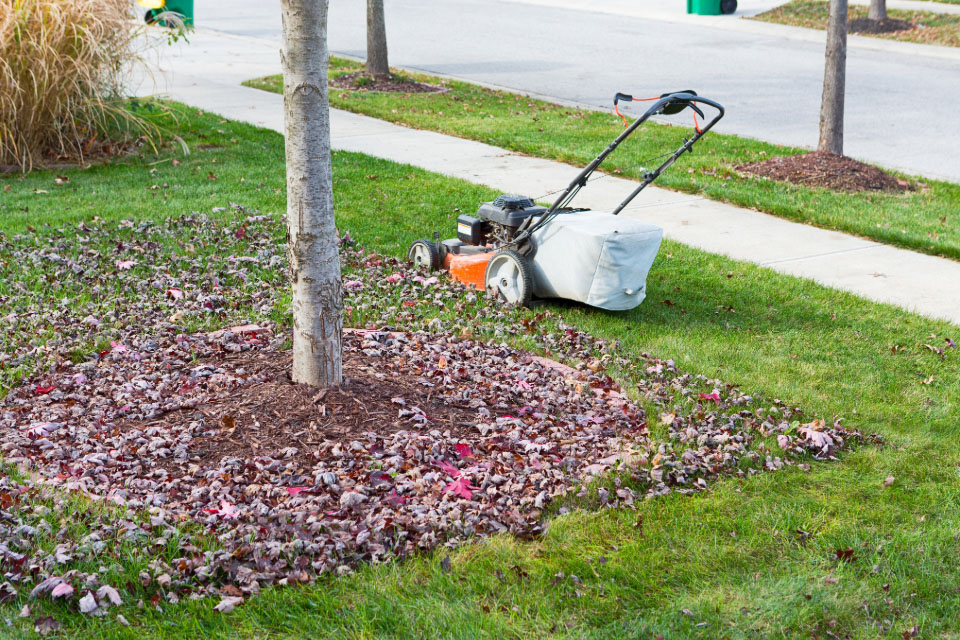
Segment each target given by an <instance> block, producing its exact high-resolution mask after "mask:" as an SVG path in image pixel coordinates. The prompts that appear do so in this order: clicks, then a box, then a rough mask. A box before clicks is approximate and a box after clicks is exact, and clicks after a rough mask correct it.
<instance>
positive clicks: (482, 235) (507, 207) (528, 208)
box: [444, 195, 547, 253]
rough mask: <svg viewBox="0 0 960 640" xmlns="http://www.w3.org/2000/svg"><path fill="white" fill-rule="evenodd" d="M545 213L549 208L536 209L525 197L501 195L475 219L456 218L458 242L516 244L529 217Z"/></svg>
mask: <svg viewBox="0 0 960 640" xmlns="http://www.w3.org/2000/svg"><path fill="white" fill-rule="evenodd" d="M546 212H547V208H546V207H540V206H537V204H536V203H535V202H534V201H533V200H532V199H530V198H528V197H526V196H511V195H502V196H499V197H498V198H497V199H496V200H494V201H493V202H484V203H483V204H481V205H480V209H479V210H478V211H477V215H476V216H469V215H461V216H460V217H459V218H457V240H459V241H460V242H461V243H464V244H467V245H474V246H480V247H482V246H490V247H493V248H499V247H501V246H503V245H505V244H509V243H511V242H513V240H514V238H515V237H516V235H517V229H519V228H520V226H521V225H522V224H523V223H524V222H527V220H528V219H529V218H530V216H539V215H543V214H544V213H546ZM449 243H450V241H447V242H444V244H445V245H447V248H448V249H453V247H451V246H450V244H449ZM454 246H458V245H454ZM459 246H462V245H459ZM454 252H455V253H459V252H458V251H454Z"/></svg>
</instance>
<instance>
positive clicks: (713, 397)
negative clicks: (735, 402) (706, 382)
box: [699, 393, 720, 402]
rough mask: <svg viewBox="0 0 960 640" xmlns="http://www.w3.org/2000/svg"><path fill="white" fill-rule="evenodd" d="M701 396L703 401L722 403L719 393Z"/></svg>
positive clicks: (702, 394)
mask: <svg viewBox="0 0 960 640" xmlns="http://www.w3.org/2000/svg"><path fill="white" fill-rule="evenodd" d="M699 395H700V399H701V400H713V401H714V402H720V394H719V393H701V394H699Z"/></svg>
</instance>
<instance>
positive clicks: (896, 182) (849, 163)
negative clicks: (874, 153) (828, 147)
mask: <svg viewBox="0 0 960 640" xmlns="http://www.w3.org/2000/svg"><path fill="white" fill-rule="evenodd" d="M736 170H737V171H738V172H740V173H741V174H748V175H752V176H759V177H761V178H769V179H770V180H782V181H785V182H792V183H793V184H802V185H806V186H810V187H823V188H826V189H836V190H840V191H884V192H902V191H913V190H914V189H915V187H914V186H913V185H912V184H910V183H909V182H907V181H906V180H901V179H899V178H897V177H895V176H892V175H890V174H889V173H886V172H885V171H882V170H881V169H878V168H877V167H874V166H873V165H869V164H866V163H863V162H860V161H859V160H854V159H853V158H848V157H847V156H838V155H836V154H833V153H829V152H826V151H812V152H810V153H803V154H797V155H789V156H777V157H774V158H770V159H769V160H764V161H762V162H752V163H749V164H741V165H738V166H737V167H736Z"/></svg>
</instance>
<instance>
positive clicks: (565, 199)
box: [536, 91, 724, 227]
mask: <svg viewBox="0 0 960 640" xmlns="http://www.w3.org/2000/svg"><path fill="white" fill-rule="evenodd" d="M620 100H631V101H632V100H633V96H631V95H630V94H627V93H620V92H617V94H616V95H615V96H614V97H613V103H614V105H616V104H617V103H618V102H619V101H620ZM697 103H701V104H706V105H709V106H711V107H713V108H714V109H716V110H717V115H716V116H714V117H713V119H712V120H710V121H709V122H707V123H706V124H705V125H704V126H703V127H702V128H701V129H699V130H698V131H696V132H695V133H694V135H693V137H691V138H690V139H689V140H686V139H685V140H684V143H683V145H681V147H680V148H679V149H677V151H675V152H674V153H673V155H671V156H670V158H668V159H667V161H666V162H664V163H663V164H661V165H660V166H659V167H657V168H656V169H655V170H653V171H647V172H646V173H645V174H644V176H643V182H641V183H640V185H639V186H638V187H637V188H636V189H635V190H634V191H633V193H631V194H630V195H629V196H628V197H627V199H626V200H624V201H623V202H622V203H620V206H618V207H617V208H616V210H614V211H613V214H614V215H616V214H618V213H620V211H622V210H623V208H624V207H625V206H627V205H628V204H629V203H630V201H631V200H633V199H634V198H635V197H636V196H637V194H638V193H640V192H641V191H643V189H644V188H645V187H646V186H647V185H648V184H650V183H651V182H653V181H654V180H656V179H657V178H658V177H659V176H660V174H661V173H663V172H664V171H665V170H666V169H667V168H668V167H669V166H670V165H672V164H673V163H674V162H676V160H677V158H679V157H680V156H681V155H683V154H684V153H686V152H687V151H689V150H690V149H691V148H692V147H693V145H694V143H695V142H697V141H698V140H699V139H700V138H702V137H703V135H704V134H705V133H706V132H707V131H709V130H710V129H711V128H712V127H713V125H715V124H716V123H717V121H719V120H720V118H722V117H723V114H724V109H723V106H722V105H721V104H720V103H719V102H715V101H713V100H710V99H709V98H703V97H701V96H698V95H697V94H696V93H695V92H694V91H677V92H674V93H665V94H663V95H662V96H661V97H660V99H659V100H657V102H655V103H654V104H653V106H651V107H650V108H649V109H647V111H646V112H645V113H644V114H643V115H642V116H640V117H639V118H637V119H636V121H634V123H633V124H631V125H630V126H629V127H627V128H626V130H625V131H624V132H623V133H621V134H620V135H619V136H617V138H616V140H614V141H613V142H611V143H610V146H608V147H607V148H606V149H604V151H603V152H602V153H601V154H600V155H598V156H597V157H596V158H594V159H593V161H592V162H591V163H590V164H588V165H587V166H586V167H584V169H583V171H581V172H580V174H579V175H578V176H577V177H576V178H574V179H573V182H571V183H570V184H569V185H568V186H567V188H566V189H564V190H563V193H561V194H560V197H559V198H557V200H556V202H554V203H553V205H552V206H551V207H550V209H549V210H548V211H547V213H546V214H544V215H543V216H542V217H541V218H540V220H541V221H546V220H547V219H548V218H552V215H551V214H553V213H554V212H555V211H556V210H557V209H560V208H561V207H564V206H566V205H567V204H569V202H570V200H572V199H573V196H574V195H576V192H577V191H579V190H580V188H581V187H583V186H584V185H585V184H586V183H587V178H588V177H590V174H591V173H593V172H594V171H596V170H597V167H599V166H600V163H602V162H603V161H604V160H605V159H606V157H607V156H609V155H610V154H611V153H613V152H614V151H615V150H616V148H617V147H619V146H620V143H621V142H623V141H624V140H626V139H627V138H629V137H630V135H631V134H632V133H633V132H634V131H636V130H637V128H639V127H640V126H641V125H642V124H643V123H644V122H646V121H647V120H649V119H650V118H651V117H652V116H655V115H657V114H659V113H662V112H663V111H664V110H666V109H668V108H670V107H673V109H674V110H673V113H677V112H678V111H682V110H683V109H684V108H686V107H690V108H692V109H694V110H695V112H697V113H699V114H700V116H701V117H703V118H704V119H706V117H705V116H704V115H703V111H701V110H700V109H699V108H698V107H697ZM676 107H680V108H679V109H676ZM536 226H537V227H539V226H541V224H540V222H538V223H537V224H536Z"/></svg>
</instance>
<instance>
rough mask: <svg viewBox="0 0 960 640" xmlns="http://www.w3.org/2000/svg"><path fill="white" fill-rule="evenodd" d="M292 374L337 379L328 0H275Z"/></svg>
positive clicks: (339, 309) (339, 318) (311, 380)
mask: <svg viewBox="0 0 960 640" xmlns="http://www.w3.org/2000/svg"><path fill="white" fill-rule="evenodd" d="M280 6H281V13H282V16H283V51H282V54H283V55H282V62H283V111H284V132H285V134H286V156H287V240H288V244H289V254H290V277H291V280H292V283H293V303H292V305H291V307H292V310H293V380H294V382H302V383H304V384H309V385H314V386H323V387H329V386H336V385H339V384H340V383H341V382H342V380H343V371H342V353H341V344H340V339H341V333H342V331H343V301H342V296H341V294H342V290H341V283H340V253H339V250H338V247H337V229H336V226H335V223H334V218H333V185H332V176H331V170H330V109H329V105H328V103H327V61H328V55H327V0H281V4H280Z"/></svg>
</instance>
